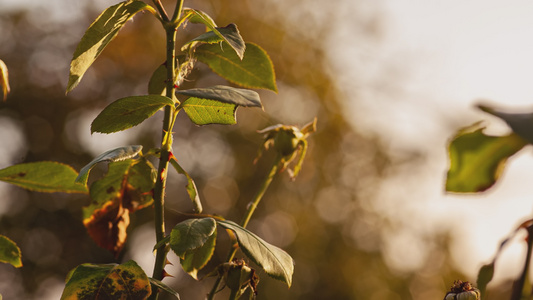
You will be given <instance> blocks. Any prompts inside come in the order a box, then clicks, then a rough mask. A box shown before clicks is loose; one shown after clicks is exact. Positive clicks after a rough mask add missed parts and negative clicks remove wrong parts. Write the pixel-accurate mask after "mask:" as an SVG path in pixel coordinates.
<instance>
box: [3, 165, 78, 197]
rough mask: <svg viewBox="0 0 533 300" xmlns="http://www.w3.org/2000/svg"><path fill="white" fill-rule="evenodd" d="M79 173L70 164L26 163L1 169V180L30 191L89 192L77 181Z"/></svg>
mask: <svg viewBox="0 0 533 300" xmlns="http://www.w3.org/2000/svg"><path fill="white" fill-rule="evenodd" d="M77 176H78V173H77V172H76V171H75V170H74V169H73V168H72V167H70V166H68V165H65V164H62V163H58V162H51V161H42V162H34V163H25V164H19V165H14V166H11V167H7V168H5V169H2V170H0V180H1V181H5V182H9V183H11V184H15V185H18V186H20V187H22V188H25V189H27V190H30V191H37V192H45V193H55V192H61V193H87V187H86V186H85V185H83V184H79V183H76V182H75V180H76V177H77Z"/></svg>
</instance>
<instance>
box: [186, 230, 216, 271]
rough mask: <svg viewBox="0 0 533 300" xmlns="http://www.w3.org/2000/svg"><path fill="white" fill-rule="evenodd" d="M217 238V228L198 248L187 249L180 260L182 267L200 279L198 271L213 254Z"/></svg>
mask: <svg viewBox="0 0 533 300" xmlns="http://www.w3.org/2000/svg"><path fill="white" fill-rule="evenodd" d="M216 240H217V232H216V230H215V231H214V232H213V234H212V235H210V236H209V238H208V239H207V241H205V243H204V244H203V245H202V246H200V247H199V248H197V249H194V250H190V251H187V252H186V253H185V255H184V257H183V259H181V260H180V263H181V267H182V268H183V270H184V271H185V272H187V273H188V274H189V275H191V277H192V278H194V279H196V280H198V271H200V270H201V269H202V268H203V267H205V265H206V264H207V262H209V260H210V259H211V257H212V256H213V253H214V252H215V245H216Z"/></svg>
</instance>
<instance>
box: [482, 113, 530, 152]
mask: <svg viewBox="0 0 533 300" xmlns="http://www.w3.org/2000/svg"><path fill="white" fill-rule="evenodd" d="M478 108H479V109H481V110H482V111H484V112H486V113H489V114H491V115H494V116H496V117H498V118H500V119H502V120H504V121H505V122H506V123H507V124H508V125H509V127H511V129H512V130H513V131H514V133H516V134H518V135H519V136H520V137H522V138H523V139H525V140H526V141H528V143H530V144H533V113H508V112H503V111H500V110H497V109H495V108H492V107H489V106H487V105H478Z"/></svg>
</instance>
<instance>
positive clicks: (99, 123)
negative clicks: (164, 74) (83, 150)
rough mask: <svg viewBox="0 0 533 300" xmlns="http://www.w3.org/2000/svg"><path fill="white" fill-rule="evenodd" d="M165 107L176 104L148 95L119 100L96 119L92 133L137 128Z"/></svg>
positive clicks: (162, 97)
mask: <svg viewBox="0 0 533 300" xmlns="http://www.w3.org/2000/svg"><path fill="white" fill-rule="evenodd" d="M165 105H170V106H172V105H174V102H173V101H172V100H171V99H170V98H167V97H165V96H160V95H146V96H132V97H126V98H122V99H118V100H116V101H115V102H113V103H111V104H109V105H108V106H107V107H106V108H104V110H103V111H102V112H101V113H100V114H99V115H98V116H97V117H96V119H94V121H93V123H92V124H91V133H94V132H101V133H112V132H117V131H122V130H126V129H128V128H131V127H133V126H137V125H139V124H140V123H142V122H143V121H144V120H146V119H148V118H149V117H151V116H152V115H153V114H155V113H156V112H157V111H158V110H159V109H161V108H162V107H163V106H165Z"/></svg>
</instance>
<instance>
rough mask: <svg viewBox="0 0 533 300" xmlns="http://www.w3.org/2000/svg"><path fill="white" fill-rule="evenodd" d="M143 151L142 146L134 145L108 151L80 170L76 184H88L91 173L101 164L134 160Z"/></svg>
mask: <svg viewBox="0 0 533 300" xmlns="http://www.w3.org/2000/svg"><path fill="white" fill-rule="evenodd" d="M142 149H143V146H141V145H132V146H124V147H118V148H115V149H111V150H108V151H106V152H104V153H102V154H100V155H98V156H97V157H96V158H95V159H93V160H92V161H91V162H90V163H88V164H87V165H85V166H84V167H83V168H81V170H80V174H79V175H78V177H77V178H76V182H80V183H83V184H87V179H88V178H89V172H90V171H91V169H92V168H93V167H94V165H96V164H97V163H99V162H104V161H107V162H113V161H120V160H125V159H128V158H133V157H135V156H136V155H137V154H139V153H140V152H141V150H142Z"/></svg>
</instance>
